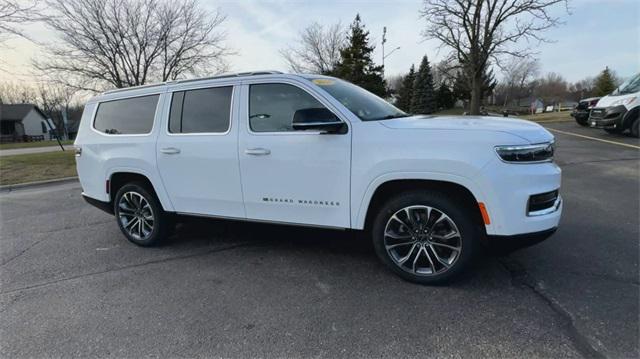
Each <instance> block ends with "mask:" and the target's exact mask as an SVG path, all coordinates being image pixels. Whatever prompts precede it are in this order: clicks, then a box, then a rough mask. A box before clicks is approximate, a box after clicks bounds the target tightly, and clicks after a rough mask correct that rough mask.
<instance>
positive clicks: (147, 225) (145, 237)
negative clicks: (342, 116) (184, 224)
mask: <svg viewBox="0 0 640 359" xmlns="http://www.w3.org/2000/svg"><path fill="white" fill-rule="evenodd" d="M113 207H114V214H115V217H116V221H117V222H118V227H120V231H122V234H124V236H125V237H127V239H128V240H129V241H131V242H132V243H134V244H137V245H139V246H142V247H151V246H156V245H158V244H160V243H161V242H162V241H163V240H164V239H165V238H166V237H168V236H169V233H170V229H171V221H170V218H169V215H168V214H167V213H166V212H165V211H164V210H163V209H162V206H161V205H160V202H159V201H158V199H157V198H156V196H155V195H154V194H153V192H152V191H150V190H149V189H148V188H147V186H145V184H143V183H140V182H133V183H128V184H126V185H124V186H122V187H121V188H120V190H118V193H117V194H116V197H115V200H114V202H113Z"/></svg>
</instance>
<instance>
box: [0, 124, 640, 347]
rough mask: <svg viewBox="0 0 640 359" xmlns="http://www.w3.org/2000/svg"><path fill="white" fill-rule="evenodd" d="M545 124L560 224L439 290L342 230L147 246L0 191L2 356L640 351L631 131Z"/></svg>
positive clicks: (94, 215)
mask: <svg viewBox="0 0 640 359" xmlns="http://www.w3.org/2000/svg"><path fill="white" fill-rule="evenodd" d="M547 126H548V127H550V128H552V129H554V130H556V131H562V132H555V133H554V134H555V135H556V137H557V142H558V155H557V161H558V163H559V164H560V165H561V167H562V169H563V181H564V183H563V188H562V195H563V198H564V201H565V202H564V203H565V205H564V211H565V212H564V215H563V219H562V222H561V226H560V229H559V230H558V232H557V233H556V234H555V235H554V236H553V237H552V238H550V239H549V240H547V241H545V242H543V243H541V244H538V245H536V246H534V247H531V248H527V249H524V250H521V251H519V252H516V253H513V254H511V255H509V256H507V257H497V256H490V257H487V258H484V259H483V260H482V261H480V263H479V264H478V265H477V267H476V268H475V269H474V270H473V271H472V272H471V273H469V274H467V275H466V276H464V277H463V278H462V279H461V280H459V281H458V282H456V283H454V284H453V285H450V286H447V287H424V286H417V285H414V284H410V283H407V282H404V281H402V280H401V279H399V278H398V277H396V276H395V275H393V274H391V273H390V272H389V271H387V270H386V269H385V268H383V266H382V265H381V264H379V263H378V261H377V259H376V257H375V254H374V253H373V250H372V248H371V245H370V244H369V243H368V241H365V240H362V239H359V238H358V237H357V236H355V235H354V234H353V233H351V232H342V231H328V230H317V229H304V228H296V227H285V226H275V225H258V224H248V223H242V222H227V221H205V220H189V221H187V222H186V223H184V224H182V225H181V227H180V228H179V229H178V231H177V235H176V236H175V237H173V238H172V240H171V241H170V243H168V244H167V245H165V246H163V247H160V248H151V249H144V248H139V247H136V246H134V245H132V244H130V243H128V242H127V241H126V240H125V239H124V238H123V237H122V235H121V234H120V233H119V231H118V228H117V225H116V223H115V221H114V219H113V217H110V216H108V215H106V214H104V213H102V212H100V211H99V210H97V209H94V208H92V207H90V206H88V205H86V204H84V202H83V201H82V200H81V199H80V197H79V192H80V188H79V186H78V185H77V184H66V185H60V186H56V187H46V188H39V189H33V190H21V191H16V192H12V193H6V194H2V195H0V217H1V218H0V225H1V230H0V252H1V253H0V263H1V264H0V268H1V269H0V276H1V277H0V280H1V289H0V356H2V357H71V356H74V357H129V358H138V357H143V356H161V357H205V356H206V357H332V358H333V357H531V356H535V357H637V356H638V334H639V333H638V330H639V329H638V316H639V304H638V303H639V300H640V297H639V290H638V289H639V288H638V286H639V281H638V269H639V268H638V262H639V261H638V257H639V238H640V233H639V228H640V223H639V213H640V210H639V204H638V202H639V198H640V197H639V196H640V193H639V189H640V182H639V177H640V176H639V174H640V151H639V149H638V148H635V147H634V146H637V145H638V141H637V140H635V139H631V138H627V137H619V136H616V137H610V136H611V135H607V134H605V133H604V132H601V131H594V130H587V129H580V128H577V125H575V124H573V123H569V122H567V123H557V124H548V125H547ZM584 131H587V132H584ZM563 132H565V133H563ZM566 132H569V133H570V134H566ZM583 132H584V134H583ZM575 134H578V135H583V136H589V137H595V138H599V139H605V140H606V141H610V142H613V143H610V142H602V141H597V140H593V139H589V138H585V137H580V136H575ZM616 142H618V143H622V144H627V145H628V146H622V145H618V144H616Z"/></svg>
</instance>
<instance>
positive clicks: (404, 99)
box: [396, 65, 416, 112]
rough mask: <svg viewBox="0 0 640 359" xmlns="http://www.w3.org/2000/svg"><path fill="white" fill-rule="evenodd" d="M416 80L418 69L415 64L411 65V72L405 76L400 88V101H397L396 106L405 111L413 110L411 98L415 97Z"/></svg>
mask: <svg viewBox="0 0 640 359" xmlns="http://www.w3.org/2000/svg"><path fill="white" fill-rule="evenodd" d="M415 80H416V69H415V66H414V65H411V68H410V69H409V73H408V74H406V75H405V76H404V78H403V79H402V84H401V85H400V88H399V89H398V101H397V102H396V107H398V108H399V109H401V110H403V111H406V112H410V111H411V98H412V97H413V83H414V82H415Z"/></svg>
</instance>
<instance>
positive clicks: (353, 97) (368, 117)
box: [309, 77, 409, 121]
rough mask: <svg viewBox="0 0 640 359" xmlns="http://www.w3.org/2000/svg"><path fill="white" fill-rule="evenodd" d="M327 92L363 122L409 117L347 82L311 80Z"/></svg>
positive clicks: (327, 79) (322, 79)
mask: <svg viewBox="0 0 640 359" xmlns="http://www.w3.org/2000/svg"><path fill="white" fill-rule="evenodd" d="M309 80H311V82H313V83H314V84H316V85H318V86H320V87H321V88H322V89H323V90H325V91H327V92H328V93H329V94H330V95H331V96H333V97H334V98H335V99H336V100H338V101H340V103H341V104H343V105H344V106H345V107H346V108H348V109H349V111H351V112H353V113H354V114H355V115H356V116H358V117H359V118H360V119H361V120H362V121H378V120H387V119H391V118H398V117H406V116H409V115H408V114H406V113H405V112H403V111H401V110H400V109H398V108H396V107H395V106H393V105H391V104H390V103H388V102H387V101H385V100H383V99H381V98H380V97H378V96H376V95H374V94H372V93H371V92H369V91H367V90H365V89H363V88H361V87H358V86H356V85H354V84H352V83H349V82H347V81H343V80H338V79H334V78H326V77H318V78H309Z"/></svg>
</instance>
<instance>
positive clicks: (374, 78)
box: [330, 14, 387, 96]
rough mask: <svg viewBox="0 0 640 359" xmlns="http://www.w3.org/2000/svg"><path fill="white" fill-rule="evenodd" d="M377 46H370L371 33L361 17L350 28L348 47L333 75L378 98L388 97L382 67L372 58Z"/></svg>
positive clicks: (342, 52)
mask: <svg viewBox="0 0 640 359" xmlns="http://www.w3.org/2000/svg"><path fill="white" fill-rule="evenodd" d="M374 49H375V46H373V45H371V44H369V31H367V30H365V27H364V25H363V24H362V21H361V20H360V15H359V14H358V15H356V18H355V20H354V21H353V23H352V24H351V26H350V28H349V35H348V36H347V44H346V46H345V47H344V48H343V49H342V50H340V61H339V62H338V63H337V64H336V66H335V68H334V70H333V71H331V73H330V74H331V75H333V76H336V77H339V78H341V79H344V80H347V81H349V82H351V83H353V84H356V85H358V86H360V87H362V88H365V89H367V90H369V91H371V92H373V93H374V94H376V95H378V96H386V95H387V86H386V82H385V80H384V78H383V77H382V69H383V68H382V66H377V65H376V64H375V63H374V62H373V60H372V59H371V56H372V54H373V50H374Z"/></svg>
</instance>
